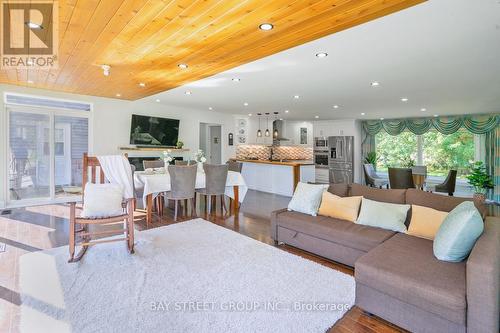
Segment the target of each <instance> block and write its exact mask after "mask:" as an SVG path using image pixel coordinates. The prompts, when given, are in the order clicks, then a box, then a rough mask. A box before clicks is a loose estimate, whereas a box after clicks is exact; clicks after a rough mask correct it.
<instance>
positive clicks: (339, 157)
mask: <svg viewBox="0 0 500 333" xmlns="http://www.w3.org/2000/svg"><path fill="white" fill-rule="evenodd" d="M328 147H329V149H330V153H329V155H328V168H329V171H330V172H329V178H330V183H352V182H353V181H354V137H353V136H330V137H328Z"/></svg>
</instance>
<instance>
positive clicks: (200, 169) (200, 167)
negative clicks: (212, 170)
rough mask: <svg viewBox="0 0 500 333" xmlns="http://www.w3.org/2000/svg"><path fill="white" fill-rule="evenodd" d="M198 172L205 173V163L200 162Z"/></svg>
mask: <svg viewBox="0 0 500 333" xmlns="http://www.w3.org/2000/svg"><path fill="white" fill-rule="evenodd" d="M198 172H205V171H204V170H203V162H198Z"/></svg>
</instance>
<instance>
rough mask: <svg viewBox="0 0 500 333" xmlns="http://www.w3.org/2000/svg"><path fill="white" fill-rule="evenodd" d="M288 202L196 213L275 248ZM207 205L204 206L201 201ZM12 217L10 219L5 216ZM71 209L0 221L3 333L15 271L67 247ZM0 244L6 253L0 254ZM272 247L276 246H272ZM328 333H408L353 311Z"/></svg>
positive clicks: (139, 225)
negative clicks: (23, 262) (30, 256)
mask: <svg viewBox="0 0 500 333" xmlns="http://www.w3.org/2000/svg"><path fill="white" fill-rule="evenodd" d="M288 201H289V198H286V197H282V196H277V195H271V194H267V193H261V192H256V191H251V190H250V191H248V194H247V196H246V197H245V201H244V203H243V204H242V205H241V208H240V212H239V214H238V215H236V216H234V215H233V216H226V217H224V216H222V214H221V207H220V206H221V205H220V203H219V202H217V205H216V206H217V211H216V213H215V214H211V215H207V214H205V213H203V212H204V209H200V208H203V206H202V207H198V209H197V213H198V216H199V217H201V218H204V219H206V220H208V221H211V222H213V223H216V224H218V225H221V226H223V227H226V228H228V229H231V230H234V231H236V232H239V233H241V234H244V235H246V236H249V237H252V238H254V239H257V240H259V241H261V242H264V243H267V244H270V245H273V241H272V239H271V238H270V236H269V235H270V221H269V217H270V214H271V212H272V211H273V210H276V209H279V208H284V207H286V206H287V204H288ZM198 205H203V200H198ZM5 213H9V214H5ZM4 214H5V215H4ZM68 217H69V207H68V206H66V205H49V206H37V207H26V208H19V209H13V210H11V211H10V212H9V211H4V212H3V214H2V215H0V332H12V333H13V332H19V331H20V328H19V318H20V313H19V312H20V311H19V309H20V307H19V305H20V303H21V302H20V297H19V276H18V274H17V265H18V261H19V258H20V256H22V255H23V254H25V253H28V252H32V251H38V250H43V249H49V248H53V247H58V246H62V245H67V244H68V224H69V223H68ZM189 219H191V217H190V216H183V215H182V214H181V216H180V217H179V218H178V221H177V222H174V221H173V210H171V209H165V215H164V216H163V217H162V218H161V219H160V218H158V217H155V218H154V220H153V226H152V227H159V226H164V225H169V224H173V223H179V222H182V221H186V220H189ZM135 222H136V229H138V230H143V229H145V227H146V223H145V214H144V213H143V212H141V211H140V210H138V211H137V212H136V214H135ZM1 243H4V244H5V251H4V252H1V250H2V247H1ZM273 246H274V245H273ZM279 248H280V249H282V250H284V251H288V252H290V253H293V254H296V255H299V256H301V257H304V258H307V259H310V260H313V261H315V262H317V263H319V264H321V265H324V266H327V267H330V268H332V269H335V270H338V271H341V272H344V273H346V274H350V275H353V273H354V272H353V270H352V268H350V267H347V266H344V265H342V264H339V263H335V262H333V261H330V260H327V259H324V258H320V257H317V256H315V255H313V254H310V253H307V252H305V251H302V250H299V249H296V248H293V247H290V246H286V245H281V246H279ZM329 332H350V333H352V332H364V333H374V332H381V333H388V332H405V331H404V330H402V329H400V328H398V327H395V326H394V325H392V324H390V323H388V322H386V321H384V320H382V319H380V318H378V317H375V316H370V315H368V314H366V313H364V312H363V311H362V310H361V309H359V308H357V307H353V308H352V309H351V310H350V311H349V312H348V313H347V314H346V315H345V316H344V317H343V318H342V319H341V320H339V321H338V322H337V323H336V324H335V326H333V327H332V328H331V329H330V330H329Z"/></svg>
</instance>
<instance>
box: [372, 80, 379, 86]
mask: <svg viewBox="0 0 500 333" xmlns="http://www.w3.org/2000/svg"><path fill="white" fill-rule="evenodd" d="M370 84H371V86H372V87H378V86H380V82H378V81H373V82H372V83H370Z"/></svg>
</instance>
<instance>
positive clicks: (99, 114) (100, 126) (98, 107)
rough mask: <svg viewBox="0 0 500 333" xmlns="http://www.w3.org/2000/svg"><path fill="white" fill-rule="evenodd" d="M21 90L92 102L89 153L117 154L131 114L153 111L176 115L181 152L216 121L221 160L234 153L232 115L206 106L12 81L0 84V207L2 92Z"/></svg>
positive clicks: (1, 187)
mask: <svg viewBox="0 0 500 333" xmlns="http://www.w3.org/2000/svg"><path fill="white" fill-rule="evenodd" d="M5 92H12V93H21V94H29V95H35V96H44V97H52V98H61V99H69V100H74V101H82V102H90V103H93V114H92V118H91V119H92V120H91V130H92V132H91V142H90V148H89V149H90V150H91V151H90V153H92V154H118V153H123V152H121V151H120V150H119V149H118V147H120V146H128V145H129V135H130V121H131V114H133V113H134V114H143V115H153V116H158V117H167V118H175V119H180V124H179V126H180V128H179V140H181V141H183V142H184V147H185V148H188V149H190V150H191V151H190V152H189V153H185V156H186V157H189V156H191V155H192V154H193V153H194V152H195V151H196V150H197V149H198V147H199V143H200V140H199V134H200V133H199V130H200V123H202V122H203V123H210V124H219V125H221V126H222V161H226V160H227V159H228V158H229V157H231V156H234V146H228V142H227V137H228V133H229V132H233V133H235V123H234V116H233V115H229V114H223V113H218V112H213V111H206V110H195V109H186V108H182V107H178V106H168V105H164V104H161V103H156V102H153V101H151V102H150V101H146V100H139V101H123V100H118V99H112V98H101V97H93V96H84V95H76V94H67V93H59V92H53V91H48V90H41V89H34V88H25V87H18V86H12V85H0V93H1V101H0V116H1V117H0V129H1V130H0V132H1V133H2V134H1V135H0V160H1V163H0V207H3V204H4V203H5V199H6V198H5V186H6V185H5V180H6V177H7V175H6V174H7V170H6V164H7V163H6V160H7V158H8V154H7V147H6V145H7V143H6V136H5V128H6V127H5V126H6V124H5V122H6V117H5V106H4V97H3V96H4V93H5ZM129 155H132V156H137V155H149V156H155V155H158V156H159V154H156V153H148V154H144V153H140V154H137V153H135V154H134V153H130V154H129Z"/></svg>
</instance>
